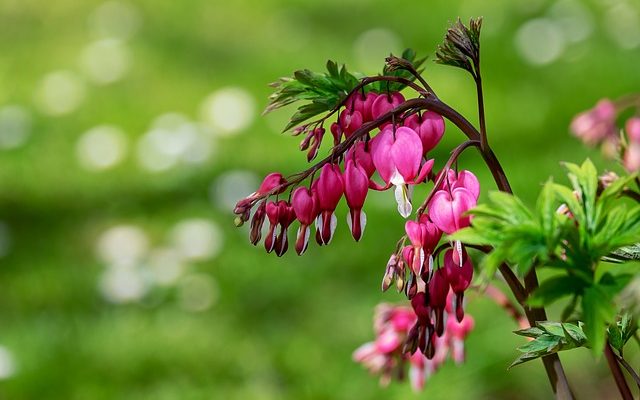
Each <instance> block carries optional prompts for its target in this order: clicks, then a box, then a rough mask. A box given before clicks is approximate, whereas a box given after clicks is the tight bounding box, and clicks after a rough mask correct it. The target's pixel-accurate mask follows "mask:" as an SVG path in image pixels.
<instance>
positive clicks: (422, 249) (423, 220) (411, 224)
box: [404, 215, 442, 276]
mask: <svg viewBox="0 0 640 400" xmlns="http://www.w3.org/2000/svg"><path fill="white" fill-rule="evenodd" d="M404 229H405V232H406V233H407V237H408V238H409V241H411V246H413V252H412V253H410V254H411V256H412V259H411V260H407V263H409V265H410V266H411V269H412V270H413V273H414V274H416V276H422V275H423V274H426V275H427V276H428V275H429V274H430V273H431V266H432V265H433V258H432V256H431V254H432V253H433V250H434V249H435V247H436V246H437V245H438V242H439V241H440V238H441V237H442V232H441V231H440V229H438V228H437V227H436V225H435V224H434V223H432V222H431V220H429V217H428V216H426V215H423V216H421V217H420V221H419V222H416V221H407V222H406V223H405V224H404Z"/></svg>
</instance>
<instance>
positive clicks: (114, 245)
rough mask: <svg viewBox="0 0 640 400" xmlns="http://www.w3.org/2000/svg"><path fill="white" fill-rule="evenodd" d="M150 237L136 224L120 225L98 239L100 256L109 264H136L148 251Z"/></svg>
mask: <svg viewBox="0 0 640 400" xmlns="http://www.w3.org/2000/svg"><path fill="white" fill-rule="evenodd" d="M148 249H149V239H148V238H147V235H146V234H145V233H144V231H143V230H142V229H140V228H138V227H137V226H134V225H118V226H114V227H113V228H110V229H108V230H106V231H105V232H104V233H103V234H102V235H101V236H100V238H99V239H98V246H97V252H98V256H99V257H100V258H101V259H102V260H103V261H104V262H105V263H107V264H115V265H123V266H127V267H133V266H135V265H136V264H137V263H138V262H139V261H140V260H141V259H142V258H143V257H144V256H145V255H146V253H147V250H148Z"/></svg>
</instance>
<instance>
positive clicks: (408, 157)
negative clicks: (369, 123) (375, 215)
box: [371, 126, 433, 218]
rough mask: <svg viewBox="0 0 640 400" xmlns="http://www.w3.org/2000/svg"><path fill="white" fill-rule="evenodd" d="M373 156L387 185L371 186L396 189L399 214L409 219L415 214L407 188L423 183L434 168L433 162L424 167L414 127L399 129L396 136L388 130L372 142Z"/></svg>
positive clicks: (425, 164)
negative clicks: (412, 213)
mask: <svg viewBox="0 0 640 400" xmlns="http://www.w3.org/2000/svg"><path fill="white" fill-rule="evenodd" d="M371 153H372V155H373V164H374V165H375V167H376V169H377V170H378V173H379V174H380V177H381V178H382V180H383V181H384V182H385V183H386V186H384V187H381V186H377V185H376V184H375V183H372V184H371V187H372V188H373V189H376V190H385V189H387V188H389V187H390V186H391V185H394V186H395V187H396V190H395V195H396V201H397V202H398V211H399V212H400V215H402V216H403V217H405V218H407V217H408V216H409V215H410V214H411V211H412V206H411V200H410V198H409V197H410V191H409V188H408V187H407V185H410V184H411V185H413V184H417V183H420V182H422V181H423V180H424V179H425V178H426V176H427V175H428V174H429V172H430V171H431V168H432V167H433V160H429V161H427V162H425V163H424V164H422V167H421V166H420V164H421V162H422V142H421V141H420V138H419V137H418V134H417V133H416V132H415V131H414V130H413V129H411V128H407V127H404V126H403V127H400V128H398V129H397V130H396V131H395V133H394V132H393V130H392V129H391V128H389V129H385V130H384V131H382V132H381V133H379V134H378V135H377V136H376V137H374V138H373V139H372V140H371Z"/></svg>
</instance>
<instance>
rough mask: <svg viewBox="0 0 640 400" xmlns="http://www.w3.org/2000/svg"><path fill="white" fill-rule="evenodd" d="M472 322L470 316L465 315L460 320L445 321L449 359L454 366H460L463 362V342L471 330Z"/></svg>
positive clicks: (450, 319)
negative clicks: (451, 359) (449, 349)
mask: <svg viewBox="0 0 640 400" xmlns="http://www.w3.org/2000/svg"><path fill="white" fill-rule="evenodd" d="M473 326H474V320H473V317H471V315H468V314H467V315H465V316H464V318H462V320H458V319H456V318H449V319H448V320H447V338H448V339H449V347H450V348H451V358H453V361H454V362H455V363H456V364H461V363H463V362H464V360H465V351H464V340H465V339H466V338H467V336H468V335H469V332H471V330H473Z"/></svg>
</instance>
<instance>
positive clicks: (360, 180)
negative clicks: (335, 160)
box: [343, 160, 369, 242]
mask: <svg viewBox="0 0 640 400" xmlns="http://www.w3.org/2000/svg"><path fill="white" fill-rule="evenodd" d="M343 180H344V197H345V198H346V200H347V204H348V205H349V215H348V216H347V225H349V229H350V230H351V235H352V236H353V238H354V239H355V240H356V242H357V241H359V240H360V238H361V237H362V234H363V233H364V228H365V226H366V224H367V216H366V214H365V213H364V211H362V206H363V205H364V201H365V199H366V197H367V192H368V191H369V177H368V176H367V172H366V171H365V170H364V168H363V167H361V166H357V165H356V163H355V162H354V161H353V160H348V161H347V164H346V167H345V169H344V175H343Z"/></svg>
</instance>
